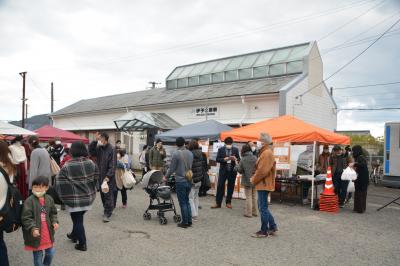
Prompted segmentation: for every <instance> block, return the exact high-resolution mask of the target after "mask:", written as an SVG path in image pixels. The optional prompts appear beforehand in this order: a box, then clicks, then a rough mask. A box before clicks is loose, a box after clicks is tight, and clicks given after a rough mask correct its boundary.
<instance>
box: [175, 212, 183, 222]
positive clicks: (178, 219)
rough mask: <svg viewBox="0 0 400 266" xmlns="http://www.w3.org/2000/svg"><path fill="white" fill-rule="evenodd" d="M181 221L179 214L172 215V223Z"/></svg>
mask: <svg viewBox="0 0 400 266" xmlns="http://www.w3.org/2000/svg"><path fill="white" fill-rule="evenodd" d="M181 221H182V218H181V216H180V215H179V214H177V215H174V222H175V223H180V222H181Z"/></svg>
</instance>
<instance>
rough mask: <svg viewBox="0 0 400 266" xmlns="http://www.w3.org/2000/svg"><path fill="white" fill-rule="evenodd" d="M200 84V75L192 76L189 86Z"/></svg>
mask: <svg viewBox="0 0 400 266" xmlns="http://www.w3.org/2000/svg"><path fill="white" fill-rule="evenodd" d="M196 85H199V77H190V78H189V86H196Z"/></svg>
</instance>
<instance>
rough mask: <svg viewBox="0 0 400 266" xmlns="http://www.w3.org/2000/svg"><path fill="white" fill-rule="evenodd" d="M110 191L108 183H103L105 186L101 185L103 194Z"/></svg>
mask: <svg viewBox="0 0 400 266" xmlns="http://www.w3.org/2000/svg"><path fill="white" fill-rule="evenodd" d="M109 191H110V188H109V187H108V184H107V181H105V180H104V181H103V184H101V192H103V193H108V192H109Z"/></svg>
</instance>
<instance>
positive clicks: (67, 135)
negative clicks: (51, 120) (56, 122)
mask: <svg viewBox="0 0 400 266" xmlns="http://www.w3.org/2000/svg"><path fill="white" fill-rule="evenodd" d="M35 132H36V133H37V136H38V137H39V140H40V141H41V142H47V141H49V140H51V139H54V138H60V139H61V142H62V143H72V142H75V141H82V142H83V143H85V144H89V140H88V139H87V138H84V137H81V136H79V135H77V134H74V133H72V132H69V131H66V130H62V129H59V128H56V127H52V126H49V125H45V126H43V127H41V128H39V129H36V130H35Z"/></svg>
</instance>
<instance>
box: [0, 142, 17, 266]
mask: <svg viewBox="0 0 400 266" xmlns="http://www.w3.org/2000/svg"><path fill="white" fill-rule="evenodd" d="M0 167H1V168H3V169H4V171H5V172H6V174H7V175H8V176H9V177H10V178H11V177H13V176H14V174H15V172H16V170H15V166H14V164H13V162H12V161H11V153H10V150H9V148H8V145H7V143H6V142H4V141H2V140H0ZM7 183H8V181H7V178H6V176H4V175H3V174H2V172H1V171H0V210H2V209H3V207H4V205H5V204H6V201H7V194H8V184H7ZM0 265H5V266H6V265H8V255H7V246H6V243H5V242H4V239H3V230H0Z"/></svg>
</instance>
